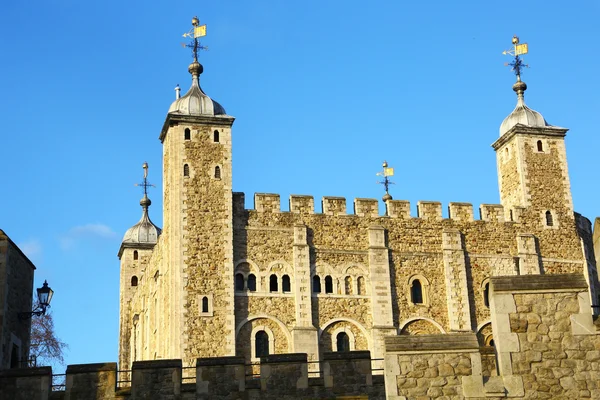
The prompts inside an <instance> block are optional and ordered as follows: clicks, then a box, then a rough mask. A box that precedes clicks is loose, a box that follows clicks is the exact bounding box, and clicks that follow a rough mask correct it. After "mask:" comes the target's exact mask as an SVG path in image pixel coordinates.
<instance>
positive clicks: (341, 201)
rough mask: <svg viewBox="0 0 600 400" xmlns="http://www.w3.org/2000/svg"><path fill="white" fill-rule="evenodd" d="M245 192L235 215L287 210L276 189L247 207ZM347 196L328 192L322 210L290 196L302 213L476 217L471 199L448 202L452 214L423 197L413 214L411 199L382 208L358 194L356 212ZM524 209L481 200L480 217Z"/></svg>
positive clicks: (236, 197) (500, 217)
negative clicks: (446, 214)
mask: <svg viewBox="0 0 600 400" xmlns="http://www.w3.org/2000/svg"><path fill="white" fill-rule="evenodd" d="M244 199H245V195H244V193H239V192H236V193H234V194H233V203H234V204H233V206H234V210H235V215H241V214H242V213H243V212H244V211H255V212H258V213H283V212H287V211H283V210H282V209H281V200H280V195H279V194H275V193H255V194H254V209H253V210H246V209H245V208H244ZM346 206H347V201H346V198H345V197H338V196H324V197H322V199H321V209H322V213H318V212H315V199H314V197H313V196H311V195H299V194H292V195H290V197H289V212H290V213H292V214H300V215H315V214H322V215H329V216H356V217H370V218H378V217H388V218H392V219H406V220H408V219H411V218H415V219H421V220H427V221H441V220H453V221H457V222H463V223H464V222H473V221H475V220H476V219H475V213H474V211H473V205H472V204H471V203H461V202H451V203H449V205H448V218H444V217H443V214H442V203H441V202H439V201H426V200H420V201H418V202H417V215H416V216H413V215H411V211H410V207H411V205H410V202H409V201H407V200H388V201H387V202H386V204H385V208H384V210H383V212H381V210H380V209H379V200H377V199H369V198H355V199H354V200H353V212H352V213H351V214H349V213H348V212H347V208H346ZM522 212H523V210H522V207H516V208H514V209H512V210H510V217H512V219H511V218H507V217H506V213H507V210H506V209H505V208H504V207H503V206H502V205H500V204H481V205H480V207H479V220H481V221H486V222H497V223H501V222H509V221H511V222H518V218H519V216H520V215H521V213H522Z"/></svg>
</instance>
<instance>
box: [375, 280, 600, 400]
mask: <svg viewBox="0 0 600 400" xmlns="http://www.w3.org/2000/svg"><path fill="white" fill-rule="evenodd" d="M490 290H491V304H490V311H491V316H492V330H493V335H494V343H495V349H496V353H495V354H493V353H491V352H490V349H491V347H484V348H482V347H480V345H481V343H479V342H478V340H477V337H476V335H474V334H470V333H467V334H449V335H422V336H397V337H388V338H386V356H385V382H386V393H387V398H388V399H394V400H405V399H412V398H423V399H429V398H439V397H442V396H446V397H445V398H448V399H466V398H488V399H503V398H531V399H554V398H565V399H567V398H568V399H581V398H600V385H599V383H598V382H600V336H599V335H598V332H597V331H596V327H595V325H594V323H593V319H592V313H591V307H590V302H589V294H588V291H587V284H586V281H585V278H584V277H583V275H582V274H568V275H531V276H515V277H494V278H491V280H490Z"/></svg>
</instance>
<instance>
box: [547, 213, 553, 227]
mask: <svg viewBox="0 0 600 400" xmlns="http://www.w3.org/2000/svg"><path fill="white" fill-rule="evenodd" d="M553 225H554V219H553V218H552V213H551V212H550V211H546V226H553Z"/></svg>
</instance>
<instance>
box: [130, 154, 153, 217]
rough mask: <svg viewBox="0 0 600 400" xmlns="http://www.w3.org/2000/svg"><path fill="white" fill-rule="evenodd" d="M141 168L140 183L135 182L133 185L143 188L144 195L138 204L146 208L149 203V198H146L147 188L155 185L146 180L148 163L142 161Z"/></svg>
mask: <svg viewBox="0 0 600 400" xmlns="http://www.w3.org/2000/svg"><path fill="white" fill-rule="evenodd" d="M142 168H143V169H144V180H143V181H142V182H141V183H136V184H135V186H141V187H142V188H143V189H144V197H143V198H142V200H141V201H140V205H141V206H142V207H143V208H144V209H147V208H148V206H149V205H150V204H151V202H150V199H149V198H148V188H149V187H156V185H153V184H151V183H150V182H148V163H147V162H145V163H143V164H142Z"/></svg>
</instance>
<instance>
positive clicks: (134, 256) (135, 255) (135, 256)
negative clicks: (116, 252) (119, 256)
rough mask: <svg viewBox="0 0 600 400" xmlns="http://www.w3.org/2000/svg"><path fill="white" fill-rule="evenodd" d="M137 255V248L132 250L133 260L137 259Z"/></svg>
mask: <svg viewBox="0 0 600 400" xmlns="http://www.w3.org/2000/svg"><path fill="white" fill-rule="evenodd" d="M138 257H139V255H138V251H137V250H134V251H133V259H134V260H137V259H138Z"/></svg>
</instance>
